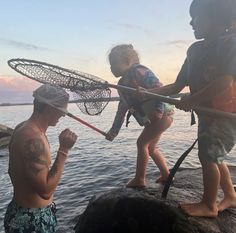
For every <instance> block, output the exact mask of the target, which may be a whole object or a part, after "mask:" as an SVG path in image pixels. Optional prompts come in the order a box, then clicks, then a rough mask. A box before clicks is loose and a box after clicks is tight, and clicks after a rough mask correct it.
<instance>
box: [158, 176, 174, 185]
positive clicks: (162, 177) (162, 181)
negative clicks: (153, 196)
mask: <svg viewBox="0 0 236 233" xmlns="http://www.w3.org/2000/svg"><path fill="white" fill-rule="evenodd" d="M167 180H168V176H159V177H157V179H156V183H160V184H165V183H166V181H167ZM173 181H174V178H173V179H172V182H173Z"/></svg>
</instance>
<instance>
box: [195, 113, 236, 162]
mask: <svg viewBox="0 0 236 233" xmlns="http://www.w3.org/2000/svg"><path fill="white" fill-rule="evenodd" d="M235 143H236V120H234V119H226V118H211V117H207V116H198V153H199V154H200V155H202V156H204V157H205V158H207V159H208V160H210V161H212V162H215V163H217V164H220V163H222V162H223V160H224V158H225V156H226V155H227V154H228V153H229V152H230V151H231V149H232V148H233V147H234V145H235Z"/></svg>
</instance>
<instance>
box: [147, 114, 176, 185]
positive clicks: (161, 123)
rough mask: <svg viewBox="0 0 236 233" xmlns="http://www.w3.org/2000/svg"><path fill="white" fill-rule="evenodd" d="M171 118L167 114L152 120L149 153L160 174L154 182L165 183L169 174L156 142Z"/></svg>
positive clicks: (169, 123)
mask: <svg viewBox="0 0 236 233" xmlns="http://www.w3.org/2000/svg"><path fill="white" fill-rule="evenodd" d="M172 121H173V119H172V117H169V116H163V117H162V118H161V119H159V120H156V121H154V123H153V124H154V126H153V134H154V135H153V140H152V142H151V143H150V145H149V155H150V156H151V157H152V159H153V161H154V162H155V164H156V165H157V167H158V168H159V170H160V173H161V176H160V177H158V178H157V180H156V183H165V181H166V180H167V178H168V176H169V173H170V172H169V168H168V166H167V163H166V160H165V157H164V156H163V154H162V153H161V152H160V150H158V148H157V143H158V141H159V140H160V137H161V134H162V133H163V132H164V131H165V130H166V129H168V128H169V127H170V125H171V123H172Z"/></svg>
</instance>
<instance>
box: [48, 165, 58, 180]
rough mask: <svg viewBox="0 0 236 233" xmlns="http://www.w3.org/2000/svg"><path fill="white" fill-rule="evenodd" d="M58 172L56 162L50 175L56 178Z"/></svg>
mask: <svg viewBox="0 0 236 233" xmlns="http://www.w3.org/2000/svg"><path fill="white" fill-rule="evenodd" d="M57 172H58V168H57V165H56V163H54V164H53V166H52V168H51V169H50V171H49V177H50V178H54V177H55V176H56V174H57Z"/></svg>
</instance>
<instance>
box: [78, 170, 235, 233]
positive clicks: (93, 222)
mask: <svg viewBox="0 0 236 233" xmlns="http://www.w3.org/2000/svg"><path fill="white" fill-rule="evenodd" d="M230 171H231V175H232V179H233V181H234V182H236V167H230ZM202 188H203V187H202V173H201V169H183V170H179V171H178V172H177V174H176V176H175V181H174V183H173V184H172V186H171V188H170V190H169V193H168V196H167V199H165V200H164V199H162V198H161V193H162V190H163V186H162V185H159V186H157V187H155V188H153V187H149V188H146V189H130V188H123V189H114V190H111V191H109V192H106V193H104V194H101V195H99V196H95V197H93V198H92V200H91V201H90V203H89V205H88V206H87V208H86V210H85V211H84V213H83V214H82V215H81V216H80V217H79V220H78V223H77V225H76V227H75V232H76V233H100V232H101V233H126V232H127V233H128V232H129V233H144V232H145V233H154V232H155V233H169V232H170V233H235V232H236V209H228V210H225V211H223V212H222V213H219V215H218V217H217V218H200V217H189V216H186V215H185V214H184V213H183V212H182V211H181V210H180V208H178V203H180V202H197V201H199V200H200V199H201V195H202V191H203V190H202ZM222 196H223V195H222V192H221V191H220V192H219V199H221V198H222Z"/></svg>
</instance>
